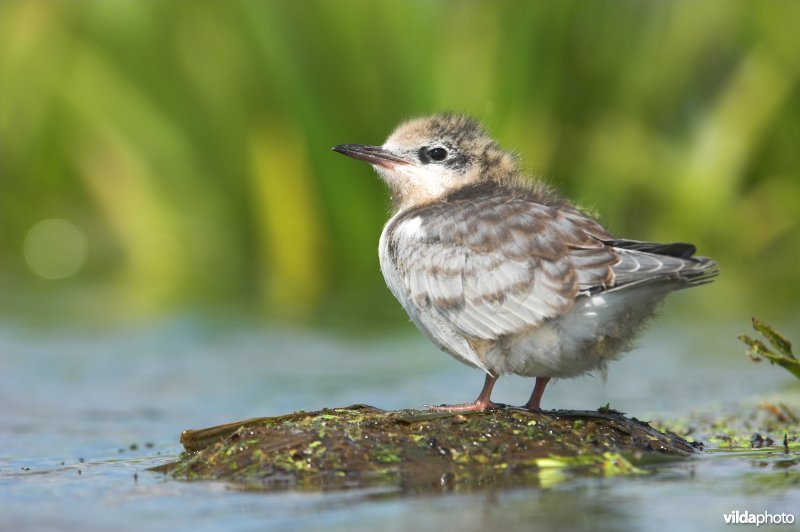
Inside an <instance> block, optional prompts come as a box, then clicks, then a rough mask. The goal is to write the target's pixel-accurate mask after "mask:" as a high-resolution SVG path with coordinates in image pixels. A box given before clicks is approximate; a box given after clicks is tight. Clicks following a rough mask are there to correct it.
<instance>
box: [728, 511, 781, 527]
mask: <svg viewBox="0 0 800 532" xmlns="http://www.w3.org/2000/svg"><path fill="white" fill-rule="evenodd" d="M722 518H723V519H724V520H725V524H726V525H756V526H761V525H793V524H794V514H789V513H785V512H784V513H779V514H771V513H769V512H766V511H764V512H760V513H754V512H751V511H748V510H744V511H743V512H742V511H739V510H734V511H732V512H728V513H726V514H722Z"/></svg>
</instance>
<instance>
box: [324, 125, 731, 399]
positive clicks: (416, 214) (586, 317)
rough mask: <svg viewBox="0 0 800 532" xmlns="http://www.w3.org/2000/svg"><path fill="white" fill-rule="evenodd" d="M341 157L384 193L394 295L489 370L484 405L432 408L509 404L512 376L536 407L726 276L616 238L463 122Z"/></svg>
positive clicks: (417, 128) (385, 255)
mask: <svg viewBox="0 0 800 532" xmlns="http://www.w3.org/2000/svg"><path fill="white" fill-rule="evenodd" d="M332 149H333V150H334V151H336V152H338V153H341V154H343V155H346V156H348V157H352V158H354V159H358V160H361V161H364V162H367V163H369V164H370V165H371V166H372V167H373V168H374V169H375V171H376V172H377V174H378V175H379V177H380V178H381V179H382V180H383V181H384V182H385V184H386V185H387V186H388V189H389V191H390V194H391V203H392V209H391V216H390V218H389V220H388V222H387V223H386V225H385V226H384V228H383V231H382V233H381V236H380V240H379V245H378V255H379V260H380V268H381V271H382V273H383V276H384V279H385V281H386V284H387V286H388V288H389V290H390V291H391V292H392V294H393V295H394V296H395V298H396V299H397V300H398V301H399V303H400V304H401V305H402V307H403V308H404V309H405V311H406V313H407V314H408V316H409V317H410V319H411V321H412V322H413V323H414V324H415V325H416V326H417V328H418V329H419V330H420V331H421V332H422V333H423V334H424V335H425V336H427V338H428V339H430V340H431V341H432V342H433V343H434V344H435V345H436V346H437V347H439V348H440V349H441V350H442V351H444V352H445V353H447V354H449V355H451V356H452V357H454V358H455V359H457V360H459V361H460V362H463V363H465V364H467V365H469V366H472V367H475V368H479V369H481V370H483V372H484V373H485V379H484V384H483V388H482V390H481V392H480V394H479V395H478V397H477V399H476V400H475V401H473V402H471V403H461V404H452V405H438V406H430V405H428V407H429V408H430V409H432V410H435V411H452V412H460V411H486V410H490V409H495V408H500V407H502V406H504V405H501V404H499V403H494V402H493V401H492V400H491V393H492V389H493V388H494V385H495V383H496V381H497V380H498V378H499V377H501V376H502V375H507V374H514V375H520V376H524V377H533V378H535V384H534V388H533V392H532V393H531V396H530V398H529V400H528V401H527V403H525V405H524V408H527V409H528V410H531V411H539V410H541V400H542V395H543V394H544V390H545V387H546V386H547V384H548V383H549V382H550V380H551V379H554V378H555V379H562V378H572V377H578V376H581V375H585V374H589V373H592V372H595V371H599V372H601V373H602V374H603V375H605V374H606V373H605V372H606V368H607V365H608V363H609V362H611V361H614V360H617V359H618V358H619V357H620V356H621V353H623V352H626V351H628V350H630V349H631V348H632V347H633V346H632V342H633V340H634V339H635V338H636V336H637V335H638V334H639V333H640V332H641V330H642V329H643V327H644V325H645V323H646V322H647V321H648V319H649V318H650V317H651V316H653V315H654V313H655V312H656V310H657V308H658V306H659V304H660V303H661V301H662V300H663V299H664V298H665V297H666V296H667V295H668V294H669V293H670V292H673V291H676V290H681V289H684V288H690V287H694V286H699V285H703V284H706V283H708V282H711V281H712V280H713V279H714V277H715V276H716V275H717V274H718V273H719V268H718V265H717V263H716V262H715V261H714V260H712V259H710V258H707V257H702V256H696V255H695V253H696V248H695V246H694V245H692V244H688V243H682V242H674V243H655V242H645V241H638V240H629V239H622V238H617V237H616V236H614V235H612V234H611V233H610V232H609V231H608V230H607V229H605V228H604V227H603V226H602V225H601V224H600V222H598V221H597V220H596V219H595V217H594V216H592V215H591V214H589V213H588V212H587V211H586V210H583V209H581V208H580V207H578V206H577V205H576V204H575V203H573V202H572V201H570V200H569V199H567V198H566V197H564V196H563V195H561V194H560V193H559V192H558V191H557V190H556V189H555V188H554V187H552V186H551V185H549V184H547V183H545V182H544V181H543V180H541V179H531V178H529V177H527V176H526V175H525V174H524V172H523V171H522V170H521V164H520V163H519V158H518V156H517V155H516V154H515V153H513V152H511V151H509V150H506V149H503V148H502V147H501V146H500V145H499V144H498V143H497V142H496V141H495V140H494V139H493V138H492V137H491V136H490V135H489V133H488V132H487V130H486V129H485V127H484V126H483V125H482V124H481V123H480V122H478V121H477V120H475V119H473V118H471V117H469V116H466V115H463V114H458V113H440V114H435V115H432V116H427V117H421V118H414V119H410V120H407V121H405V122H403V123H401V124H400V125H399V126H397V128H396V129H395V130H394V131H393V132H392V133H391V134H390V135H389V137H388V138H387V139H386V141H385V142H384V143H383V144H382V145H379V146H377V145H376V146H372V145H363V144H340V145H337V146H334V147H333V148H332Z"/></svg>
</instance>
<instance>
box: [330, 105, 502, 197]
mask: <svg viewBox="0 0 800 532" xmlns="http://www.w3.org/2000/svg"><path fill="white" fill-rule="evenodd" d="M333 149H334V151H337V152H339V153H342V154H344V155H347V156H348V157H353V158H354V159H360V160H362V161H366V162H368V163H370V164H371V165H372V167H373V168H375V170H376V171H377V172H378V174H379V175H380V176H381V178H382V179H383V180H384V181H385V182H386V184H387V185H388V186H389V189H390V190H391V192H392V200H393V203H394V206H395V209H396V210H402V209H405V208H408V207H412V206H416V205H421V204H425V203H431V202H434V201H437V200H439V199H440V198H442V197H444V196H446V195H447V194H448V193H450V192H452V191H454V190H456V189H459V188H461V187H464V186H467V185H472V184H475V183H477V182H480V181H491V180H495V181H503V180H506V179H511V178H513V177H515V175H516V174H517V164H516V159H515V157H514V156H513V155H512V154H510V153H509V152H506V151H504V150H503V149H501V148H500V147H499V146H498V145H497V143H496V142H495V141H494V140H492V138H491V137H489V135H488V134H487V133H486V130H485V129H484V128H483V126H481V124H480V123H478V122H477V121H475V120H473V119H472V118H469V117H466V116H463V115H457V114H439V115H434V116H430V117H426V118H417V119H414V120H409V121H408V122H404V123H403V124H400V126H398V127H397V129H395V130H394V132H393V133H392V134H391V135H389V138H388V139H386V142H385V143H384V144H383V145H382V146H365V145H362V144H341V145H339V146H334V148H333Z"/></svg>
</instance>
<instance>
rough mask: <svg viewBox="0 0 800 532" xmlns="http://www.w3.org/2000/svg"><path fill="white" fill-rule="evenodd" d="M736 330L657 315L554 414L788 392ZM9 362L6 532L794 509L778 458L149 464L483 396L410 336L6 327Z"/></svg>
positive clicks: (525, 383) (789, 470)
mask: <svg viewBox="0 0 800 532" xmlns="http://www.w3.org/2000/svg"><path fill="white" fill-rule="evenodd" d="M738 332H745V331H744V328H743V327H742V326H741V325H740V324H722V325H719V324H717V325H715V326H714V327H707V326H703V327H700V326H699V324H687V323H677V322H672V323H670V322H669V321H663V320H662V321H661V322H659V323H658V326H656V327H654V328H653V329H652V330H651V331H650V332H648V333H647V334H646V335H645V336H644V337H643V338H642V340H641V342H640V344H641V345H642V347H640V348H639V349H637V350H636V351H635V352H634V353H631V354H629V355H628V356H626V357H625V358H624V359H623V360H622V361H620V362H617V363H616V364H614V365H613V366H612V367H611V369H610V372H609V375H608V379H607V380H606V381H604V380H603V379H602V378H601V377H599V376H596V377H586V378H581V379H575V380H567V381H559V382H555V383H554V384H553V385H551V387H550V388H549V389H548V390H547V393H546V394H545V398H544V402H543V406H544V407H545V408H597V407H599V406H601V405H605V404H606V403H610V404H611V406H612V407H613V408H615V409H617V410H621V411H624V412H627V413H629V414H630V415H635V416H636V417H638V418H640V419H651V418H660V419H667V418H671V417H680V416H684V415H686V414H688V413H689V412H691V411H708V412H714V411H717V410H730V409H732V408H736V405H739V404H749V403H753V402H755V401H757V400H759V399H761V398H773V399H777V398H780V397H781V396H785V395H786V394H788V393H797V385H796V384H795V383H794V382H793V381H792V377H791V376H790V375H789V374H788V373H786V374H785V375H784V373H783V372H782V371H781V370H779V369H778V368H770V367H768V366H766V365H761V366H754V365H753V364H752V363H751V362H749V361H748V360H747V359H746V358H745V357H744V355H743V348H742V346H741V345H739V344H738V342H737V341H736V340H735V334H736V333H738ZM0 355H1V356H2V375H1V376H0V515H2V516H3V525H4V526H5V527H9V528H13V529H20V528H37V529H47V528H49V529H64V528H81V529H89V530H100V529H108V528H111V527H113V528H115V529H117V530H119V529H142V528H144V527H146V528H148V529H176V528H178V529H182V528H186V529H188V528H192V529H194V530H197V529H201V530H202V529H209V530H210V529H219V528H221V527H223V526H224V527H226V528H229V529H234V530H257V529H259V530H260V529H264V528H274V529H281V530H294V529H296V530H308V529H316V528H329V529H342V530H344V529H348V530H350V529H353V528H369V529H382V530H406V529H408V528H409V527H411V526H413V527H415V528H419V527H425V528H437V529H456V528H458V529H461V530H479V529H488V528H501V527H505V528H511V529H516V528H520V529H522V528H524V529H536V528H541V529H549V528H552V527H555V526H559V527H568V528H591V529H596V530H604V529H608V530H610V529H620V528H637V529H652V530H663V529H669V528H673V527H674V528H675V529H677V528H678V527H681V528H686V527H691V528H695V527H696V528H712V529H713V528H722V527H724V521H723V517H722V516H723V514H724V513H727V512H730V511H732V510H737V509H738V510H749V511H750V512H763V511H770V512H772V513H778V512H787V511H792V510H794V511H795V512H798V510H797V509H798V508H800V490H798V489H797V488H798V487H800V466H798V464H797V456H789V457H786V456H784V455H783V454H782V453H780V452H777V451H776V452H775V453H774V454H771V455H767V456H766V457H765V456H764V455H762V454H760V455H758V456H754V457H753V458H752V459H747V458H741V457H737V458H735V459H731V458H730V457H726V456H725V455H724V454H709V455H705V456H703V457H700V458H697V459H693V460H688V461H682V462H677V463H672V464H669V465H663V466H659V468H658V469H657V470H655V471H654V472H653V473H652V474H650V475H647V476H642V477H635V478H610V479H596V478H575V479H571V480H567V481H565V482H563V483H560V484H556V485H554V486H551V487H547V488H538V487H531V488H517V489H512V490H493V489H491V488H489V489H487V490H485V491H480V492H470V493H444V494H442V495H426V496H421V495H413V494H403V493H401V492H399V491H398V490H395V489H390V488H381V489H372V490H359V491H352V492H339V493H298V492H292V491H289V492H283V493H269V494H265V493H252V492H242V491H240V490H237V489H235V488H232V487H231V486H227V485H225V484H223V483H214V482H202V483H189V482H179V481H173V480H168V479H165V478H164V477H163V476H161V475H157V474H153V473H150V472H148V471H147V468H149V467H151V466H153V465H157V464H160V463H163V462H165V461H168V460H172V459H174V458H175V457H176V456H177V455H178V454H179V453H180V451H181V447H180V445H179V444H178V442H177V440H178V437H179V435H180V431H181V430H183V429H185V428H199V427H205V426H211V425H215V424H220V423H225V422H229V421H233V420H236V419H244V418H248V417H256V416H268V415H277V414H282V413H286V412H290V411H294V410H299V409H305V410H311V409H317V408H322V407H324V406H346V405H349V404H353V403H367V404H371V405H373V406H377V407H380V408H386V409H393V408H407V407H417V406H422V405H423V404H425V403H432V404H437V403H444V402H460V401H467V400H471V399H473V398H474V397H473V396H474V395H476V394H477V392H478V391H479V389H480V385H481V382H482V376H481V375H480V374H479V373H478V372H477V371H475V370H471V369H470V368H467V367H465V366H462V365H460V364H458V363H457V362H455V361H453V360H452V359H450V358H449V357H447V356H446V355H443V354H441V353H439V352H438V351H437V350H436V349H435V348H433V347H432V346H431V345H429V344H428V343H427V341H426V340H425V339H424V338H422V337H421V336H420V335H418V334H417V333H415V331H413V330H412V329H410V328H409V329H408V330H406V331H402V332H398V333H391V334H388V333H387V334H385V335H373V336H372V337H370V338H369V339H358V338H352V337H349V338H345V337H342V336H341V335H336V334H333V333H322V332H319V331H316V332H315V331H309V330H302V329H296V330H292V329H287V328H281V329H277V328H272V329H271V328H267V327H263V326H237V327H231V326H220V325H219V324H216V323H214V322H213V321H209V320H207V319H202V318H194V317H192V318H173V319H171V320H164V321H160V322H158V323H155V324H147V325H137V326H129V327H117V328H114V329H111V330H108V329H104V330H96V329H89V328H87V329H80V328H75V327H69V328H64V329H58V328H52V327H49V328H48V329H47V330H46V331H42V330H41V329H40V328H35V327H30V326H24V325H19V324H15V325H13V326H12V325H10V324H6V325H5V326H3V327H2V328H0ZM532 384H533V383H532V381H530V380H526V379H522V378H506V379H503V380H501V382H500V384H499V385H498V387H497V389H496V396H495V400H498V401H502V402H507V403H517V404H521V403H523V402H524V401H525V400H526V399H527V396H528V394H529V393H530V390H531V387H532ZM784 528H786V527H784Z"/></svg>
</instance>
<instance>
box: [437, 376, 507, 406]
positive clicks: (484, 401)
mask: <svg viewBox="0 0 800 532" xmlns="http://www.w3.org/2000/svg"><path fill="white" fill-rule="evenodd" d="M495 382H497V377H494V376H492V375H489V374H488V373H487V374H486V380H485V381H484V382H483V389H482V390H481V393H480V395H478V398H477V399H475V401H473V402H472V403H462V404H459V405H439V406H432V405H428V409H429V410H433V411H434V412H484V411H486V410H489V409H492V408H499V407H500V405H498V404H497V403H493V402H492V401H491V399H490V397H491V395H492V388H494V383H495Z"/></svg>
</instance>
